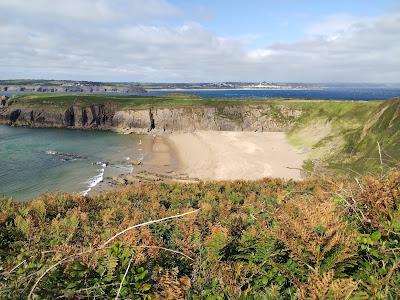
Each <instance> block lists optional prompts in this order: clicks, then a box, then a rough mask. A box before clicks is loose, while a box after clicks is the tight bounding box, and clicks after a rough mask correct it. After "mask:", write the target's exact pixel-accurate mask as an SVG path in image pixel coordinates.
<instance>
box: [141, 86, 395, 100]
mask: <svg viewBox="0 0 400 300" xmlns="http://www.w3.org/2000/svg"><path fill="white" fill-rule="evenodd" d="M170 93H180V94H191V95H196V96H200V97H205V98H207V97H208V98H302V99H326V100H354V101H362V100H387V99H391V98H394V97H400V88H377V87H375V88H359V87H348V88H347V87H346V88H343V87H340V88H322V89H319V90H238V89H237V90H177V91H172V90H169V91H165V90H163V91H150V92H149V93H147V94H146V95H149V96H159V95H164V94H170Z"/></svg>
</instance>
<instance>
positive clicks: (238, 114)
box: [0, 104, 302, 133]
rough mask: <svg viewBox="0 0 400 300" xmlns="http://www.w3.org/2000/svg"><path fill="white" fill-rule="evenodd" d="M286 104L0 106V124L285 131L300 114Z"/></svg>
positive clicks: (144, 130) (153, 130)
mask: <svg viewBox="0 0 400 300" xmlns="http://www.w3.org/2000/svg"><path fill="white" fill-rule="evenodd" d="M301 113H302V112H301V111H300V110H296V109H292V108H290V107H288V106H285V105H271V104H269V105H257V106H256V105H254V106H252V105H234V106H233V105H231V106H224V107H210V106H193V107H186V108H150V109H138V110H125V111H121V110H119V111H118V110H117V108H116V107H115V106H114V105H112V104H105V105H90V106H87V107H81V106H78V105H74V106H71V107H69V108H68V109H66V110H65V111H52V110H47V109H34V108H17V107H13V106H8V107H1V106H0V122H1V123H3V124H9V125H15V126H31V127H73V128H97V129H115V130H120V131H121V130H125V131H133V132H138V133H149V132H150V133H163V132H166V133H171V132H174V131H179V132H187V131H195V130H229V131H286V130H287V129H289V128H290V127H291V125H293V123H294V122H295V121H296V119H297V118H298V117H299V116H300V115H301Z"/></svg>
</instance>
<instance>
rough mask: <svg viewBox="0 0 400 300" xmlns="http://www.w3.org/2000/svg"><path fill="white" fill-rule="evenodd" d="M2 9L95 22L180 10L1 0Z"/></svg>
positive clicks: (127, 3)
mask: <svg viewBox="0 0 400 300" xmlns="http://www.w3.org/2000/svg"><path fill="white" fill-rule="evenodd" d="M0 8H2V9H7V10H9V11H11V12H14V13H16V14H18V15H27V16H33V17H38V18H43V17H44V18H52V19H57V18H60V17H61V18H70V19H81V20H92V21H102V20H103V21H107V20H116V19H118V18H124V17H130V18H147V17H154V16H173V15H176V14H178V13H179V10H178V8H176V7H175V6H173V5H171V4H169V3H168V2H166V1H164V0H112V1H107V0H67V1H64V0H34V1H33V0H28V1H26V0H0Z"/></svg>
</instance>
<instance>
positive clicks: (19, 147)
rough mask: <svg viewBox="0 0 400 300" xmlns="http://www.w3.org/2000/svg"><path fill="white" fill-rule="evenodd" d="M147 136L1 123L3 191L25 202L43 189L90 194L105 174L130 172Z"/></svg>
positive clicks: (0, 179)
mask: <svg viewBox="0 0 400 300" xmlns="http://www.w3.org/2000/svg"><path fill="white" fill-rule="evenodd" d="M146 138H147V139H148V138H149V137H148V136H140V135H120V134H116V133H112V132H104V131H82V130H71V129H38V128H15V127H7V126H0V195H5V196H9V197H14V198H16V199H18V200H22V201H25V200H29V199H32V198H34V197H36V196H38V195H40V194H42V193H45V192H53V191H62V192H80V193H82V194H85V193H88V192H89V191H90V190H91V189H92V188H93V187H94V186H96V184H98V183H99V182H100V181H101V180H102V179H103V178H105V177H107V176H115V175H120V174H126V173H130V172H131V171H132V170H133V166H132V164H130V163H129V161H131V160H134V159H142V158H143V157H144V155H145V153H144V149H142V148H143V146H142V140H145V139H146Z"/></svg>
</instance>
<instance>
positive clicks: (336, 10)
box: [171, 0, 400, 46]
mask: <svg viewBox="0 0 400 300" xmlns="http://www.w3.org/2000/svg"><path fill="white" fill-rule="evenodd" d="M171 3H173V4H175V5H177V6H178V7H183V8H184V9H185V11H186V12H189V13H188V15H189V17H192V18H193V19H196V20H197V21H198V22H200V23H202V24H203V25H204V26H205V27H206V28H208V29H209V30H211V31H214V32H215V33H217V34H219V35H224V36H230V37H235V36H241V35H242V36H246V35H254V36H259V37H260V38H259V39H258V40H257V41H255V42H254V43H253V46H264V45H265V44H267V45H268V44H273V43H276V42H278V41H281V42H293V41H296V40H298V39H300V38H302V37H303V36H304V33H305V30H306V29H307V27H309V26H312V24H314V23H316V22H320V21H322V20H323V19H324V18H326V17H328V16H331V15H339V14H346V15H352V16H358V17H367V16H370V17H372V16H376V15H381V14H384V13H385V12H387V11H390V10H391V9H394V8H398V7H400V3H399V1H398V0H347V1H343V0H335V1H324V0H305V1H301V0H300V1H299V0H286V1H285V0H283V1H282V0H281V1H268V0H264V1H263V0H252V1H238V0H233V1H229V0H214V1H213V0H191V1H182V0H174V1H171Z"/></svg>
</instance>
